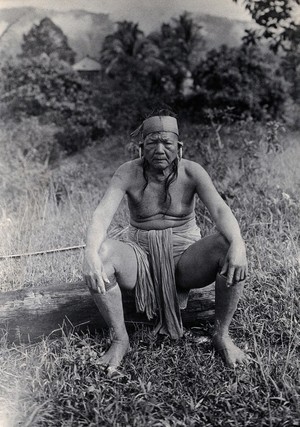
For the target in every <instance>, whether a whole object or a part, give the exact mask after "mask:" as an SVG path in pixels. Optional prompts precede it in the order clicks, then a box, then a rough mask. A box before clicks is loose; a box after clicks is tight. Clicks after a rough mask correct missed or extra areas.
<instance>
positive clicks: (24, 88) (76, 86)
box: [2, 55, 108, 153]
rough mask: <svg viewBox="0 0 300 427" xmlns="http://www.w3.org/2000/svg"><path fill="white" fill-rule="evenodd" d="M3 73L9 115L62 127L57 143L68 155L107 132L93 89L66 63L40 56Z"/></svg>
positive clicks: (8, 66)
mask: <svg viewBox="0 0 300 427" xmlns="http://www.w3.org/2000/svg"><path fill="white" fill-rule="evenodd" d="M2 72H3V89H4V95H3V96H2V101H4V102H5V104H6V106H7V107H8V111H9V113H10V115H13V116H14V117H18V116H19V117H20V116H39V117H41V118H42V119H43V121H44V122H45V121H46V122H47V121H48V122H54V123H55V124H56V125H58V126H60V127H61V130H60V132H59V133H58V135H57V140H58V142H59V143H60V145H61V146H62V147H63V148H64V149H66V151H67V152H68V153H71V152H75V151H77V150H79V149H81V148H83V146H85V145H87V144H88V143H89V141H91V140H95V139H97V138H99V137H101V136H102V135H103V134H105V132H106V131H107V130H108V125H107V123H106V121H105V120H104V119H103V118H102V115H101V111H100V109H99V108H97V106H95V88H94V87H93V86H92V84H91V83H90V82H89V81H86V80H83V79H82V78H81V77H80V76H79V75H78V74H77V73H76V72H75V71H74V70H73V69H72V67H70V65H69V64H67V63H66V62H63V61H60V60H58V59H57V58H54V57H51V56H50V57H49V56H47V55H41V56H40V57H39V58H32V59H26V58H24V59H22V60H20V61H18V62H16V63H13V64H12V63H11V64H7V65H6V66H5V67H4V68H3V70H2ZM72 138H74V139H72ZM82 138H84V139H82Z"/></svg>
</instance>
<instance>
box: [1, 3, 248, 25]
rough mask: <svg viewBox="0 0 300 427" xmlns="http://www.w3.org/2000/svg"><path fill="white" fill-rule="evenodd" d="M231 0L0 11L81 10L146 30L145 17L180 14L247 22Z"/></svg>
mask: <svg viewBox="0 0 300 427" xmlns="http://www.w3.org/2000/svg"><path fill="white" fill-rule="evenodd" d="M239 3H240V4H238V5H237V4H235V3H234V2H233V0H184V1H182V0H0V9H3V8H11V7H22V6H33V7H39V8H45V9H56V10H70V9H83V10H87V11H90V12H96V13H97V12H106V13H109V14H110V16H111V18H112V19H113V20H121V19H127V20H130V21H134V22H140V23H141V24H144V25H142V26H144V28H145V29H147V28H146V27H147V16H149V14H152V20H153V18H154V17H157V19H158V20H161V19H169V18H170V17H171V16H176V15H179V14H180V13H182V12H183V11H184V10H188V11H189V12H196V13H197V12H198V13H208V14H211V15H217V16H224V17H227V18H231V19H241V20H249V19H250V18H249V15H248V13H247V12H246V11H245V9H244V7H243V6H242V5H241V4H242V1H241V0H240V1H239Z"/></svg>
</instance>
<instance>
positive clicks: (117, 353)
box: [100, 338, 130, 371]
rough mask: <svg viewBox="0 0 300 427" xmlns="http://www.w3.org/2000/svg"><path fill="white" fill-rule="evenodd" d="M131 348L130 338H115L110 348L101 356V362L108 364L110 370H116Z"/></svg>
mask: <svg viewBox="0 0 300 427" xmlns="http://www.w3.org/2000/svg"><path fill="white" fill-rule="evenodd" d="M129 350H130V345H129V339H128V338H124V339H122V340H118V339H114V340H113V341H112V344H111V346H110V348H109V350H108V351H107V352H106V353H105V354H104V355H103V356H101V357H100V363H101V364H102V365H106V366H107V367H108V370H109V371H113V370H116V369H117V367H118V366H119V365H120V364H121V362H122V360H123V358H124V356H125V355H126V353H128V351H129Z"/></svg>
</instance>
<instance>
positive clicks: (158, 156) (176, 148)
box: [140, 115, 182, 169]
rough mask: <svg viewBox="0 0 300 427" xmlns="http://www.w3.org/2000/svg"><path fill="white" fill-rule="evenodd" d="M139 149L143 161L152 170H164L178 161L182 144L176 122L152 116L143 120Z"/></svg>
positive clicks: (164, 117) (169, 117)
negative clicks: (152, 168)
mask: <svg viewBox="0 0 300 427" xmlns="http://www.w3.org/2000/svg"><path fill="white" fill-rule="evenodd" d="M141 133H142V136H143V140H142V141H141V142H140V149H141V153H142V156H143V157H144V159H145V160H146V161H147V162H148V163H149V164H150V165H151V166H152V167H154V168H157V169H165V168H167V167H168V166H170V165H171V164H172V163H173V162H174V160H176V159H180V157H181V147H182V143H181V142H180V141H179V138H178V136H179V132H178V125H177V120H176V119H175V117H171V116H163V115H162V116H153V117H149V118H148V119H146V120H144V122H143V124H142V127H141Z"/></svg>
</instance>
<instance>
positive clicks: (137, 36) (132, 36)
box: [101, 21, 158, 82]
mask: <svg viewBox="0 0 300 427" xmlns="http://www.w3.org/2000/svg"><path fill="white" fill-rule="evenodd" d="M157 56H158V52H157V50H156V49H155V47H154V46H153V45H152V44H151V43H150V41H149V40H148V39H147V38H146V37H145V35H144V32H143V31H141V30H140V29H139V28H138V24H134V23H133V22H129V21H122V22H117V30H116V31H115V32H114V33H113V34H110V35H108V36H107V37H106V38H105V40H104V43H103V47H102V50H101V64H102V65H103V67H104V70H105V73H106V74H107V75H108V76H110V77H113V78H115V79H118V78H121V79H122V80H123V81H129V82H131V81H133V80H134V79H135V78H139V77H141V76H146V75H147V74H148V72H149V67H151V65H152V62H153V61H154V60H155V58H156V57H157Z"/></svg>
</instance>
